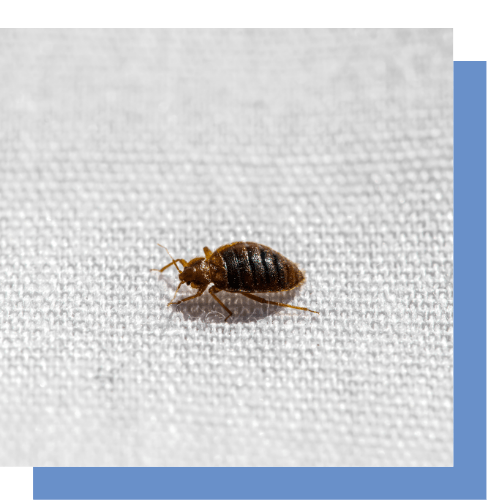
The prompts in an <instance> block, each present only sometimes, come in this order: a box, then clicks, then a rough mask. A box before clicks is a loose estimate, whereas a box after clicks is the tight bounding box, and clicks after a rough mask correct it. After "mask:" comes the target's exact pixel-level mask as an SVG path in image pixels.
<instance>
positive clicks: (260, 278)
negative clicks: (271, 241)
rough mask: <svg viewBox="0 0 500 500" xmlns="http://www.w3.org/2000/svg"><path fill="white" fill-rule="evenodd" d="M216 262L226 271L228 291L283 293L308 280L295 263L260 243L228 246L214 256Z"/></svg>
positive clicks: (226, 287) (240, 243) (241, 243)
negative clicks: (305, 279)
mask: <svg viewBox="0 0 500 500" xmlns="http://www.w3.org/2000/svg"><path fill="white" fill-rule="evenodd" d="M216 254H217V255H216ZM219 256H220V257H219ZM213 258H214V260H215V259H217V260H218V261H219V262H221V263H222V264H223V266H224V268H225V271H226V273H225V274H226V276H225V277H226V280H225V281H226V283H225V286H224V289H226V290H228V291H244V292H279V291H285V290H290V289H292V288H294V287H295V286H297V285H298V284H299V283H301V282H302V281H303V280H304V275H303V274H302V272H301V271H300V269H299V268H298V267H297V266H296V265H295V264H294V263H293V262H291V261H290V260H288V259H287V258H285V257H283V256H282V255H280V254H279V253H278V252H275V251H274V250H273V249H272V248H269V247H266V246H264V245H260V244H259V243H250V242H248V243H246V242H238V243H233V244H230V245H225V246H223V247H221V248H219V249H218V250H217V251H216V252H214V256H213ZM211 260H212V258H211ZM218 286H219V287H221V286H220V285H218Z"/></svg>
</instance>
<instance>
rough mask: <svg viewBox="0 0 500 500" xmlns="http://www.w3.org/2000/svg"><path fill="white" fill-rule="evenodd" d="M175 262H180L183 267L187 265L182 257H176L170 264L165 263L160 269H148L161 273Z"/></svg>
mask: <svg viewBox="0 0 500 500" xmlns="http://www.w3.org/2000/svg"><path fill="white" fill-rule="evenodd" d="M175 262H180V263H181V264H182V265H183V266H184V267H187V262H186V261H185V260H184V259H176V260H174V261H173V262H171V263H170V264H167V265H166V266H165V267H162V268H161V269H150V271H158V272H160V273H162V272H163V271H165V269H167V267H170V266H173V265H174V263H175Z"/></svg>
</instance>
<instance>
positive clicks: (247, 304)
mask: <svg viewBox="0 0 500 500" xmlns="http://www.w3.org/2000/svg"><path fill="white" fill-rule="evenodd" d="M159 279H160V280H161V281H164V282H165V283H166V284H167V286H168V288H169V291H168V292H167V295H168V294H169V293H172V294H173V293H174V291H175V289H176V288H177V287H176V285H175V284H174V280H173V279H171V278H169V277H167V276H161V277H160V278H159ZM183 288H185V290H183V289H182V288H181V290H179V295H178V296H179V297H181V298H182V296H183V295H184V294H185V295H186V296H189V295H190V290H189V289H188V288H187V287H183ZM300 288H301V287H297V288H294V289H293V290H289V291H286V292H275V293H264V294H261V293H259V294H256V295H258V296H260V297H264V298H268V299H272V300H274V301H278V302H284V303H285V304H286V303H289V302H291V301H292V300H293V299H294V298H295V296H297V295H299V293H300ZM181 292H182V293H181ZM220 297H221V299H223V301H224V304H225V305H226V306H227V307H228V308H229V309H231V311H233V315H232V316H231V317H230V318H229V320H228V323H253V322H255V321H259V320H262V319H264V318H267V317H269V316H276V315H278V314H279V315H281V316H282V315H283V314H290V315H292V314H298V313H299V312H298V311H297V312H296V311H291V310H290V309H287V310H286V311H285V312H284V311H283V308H281V307H279V306H274V305H270V304H260V303H258V302H255V301H254V300H251V299H248V298H247V297H244V296H243V295H240V294H237V293H230V292H224V291H221V292H220ZM167 303H168V300H166V302H165V306H166V305H167ZM170 307H171V308H172V309H173V310H174V311H175V312H180V313H181V314H182V315H183V317H184V319H185V320H186V321H196V320H198V319H201V320H203V321H205V322H206V323H224V320H225V318H226V313H225V311H224V310H223V309H222V307H221V306H220V305H219V304H217V302H216V301H215V300H214V299H213V297H212V296H211V295H210V294H209V293H208V291H207V292H205V293H204V294H203V295H201V296H200V297H197V298H196V299H194V300H190V301H187V302H184V303H182V304H172V305H171V306H170Z"/></svg>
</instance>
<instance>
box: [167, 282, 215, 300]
mask: <svg viewBox="0 0 500 500" xmlns="http://www.w3.org/2000/svg"><path fill="white" fill-rule="evenodd" d="M181 285H182V283H181ZM179 286H180V285H179ZM207 286H208V285H205V286H202V287H200V288H198V291H197V292H196V293H195V294H194V295H191V296H190V297H186V298H185V299H182V300H178V301H177V302H171V303H170V304H180V303H181V302H186V300H191V299H195V298H196V297H199V296H200V295H201V294H202V293H203V292H204V291H205V290H206V289H207ZM170 304H168V305H170Z"/></svg>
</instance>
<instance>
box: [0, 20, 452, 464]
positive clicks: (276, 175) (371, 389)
mask: <svg viewBox="0 0 500 500" xmlns="http://www.w3.org/2000/svg"><path fill="white" fill-rule="evenodd" d="M0 69H1V74H2V85H0V114H1V117H2V118H1V120H0V181H1V182H0V341H1V349H0V443H1V446H0V465H2V466H14V465H15V466H17V465H25V466H28V465H29V466H32V465H36V466H101V465H102V466H452V465H453V316H452V313H453V261H452V258H453V166H452V161H453V142H452V130H453V128H452V127H453V66H452V31H451V30H392V29H387V30H226V31H225V30H206V31H204V30H188V31H183V30H171V31H170V30H151V31H147V30H137V31H136V30H116V31H114V30H102V31H100V30H67V31H66V30H41V31H38V30H13V31H9V30H1V31H0ZM239 240H243V241H255V242H258V243H262V244H264V245H268V246H270V247H272V248H274V249H275V250H277V251H278V252H280V253H282V254H283V255H285V256H286V257H287V258H289V259H291V260H292V261H294V262H296V263H297V264H298V265H299V266H300V268H301V269H303V270H304V271H305V273H306V276H307V281H306V284H305V285H304V286H302V287H301V288H300V289H299V290H298V291H294V292H289V293H288V294H276V295H274V296H273V297H269V298H271V300H276V299H278V300H284V301H287V302H290V303H291V304H294V305H300V306H304V307H308V308H311V309H314V310H317V311H319V312H320V313H321V314H320V315H319V316H317V315H313V314H310V313H306V312H302V311H296V310H291V309H285V308H281V309H279V308H276V307H273V306H264V305H261V304H258V303H256V302H252V301H250V300H248V299H246V298H244V297H242V296H237V295H231V294H227V293H220V294H219V296H220V298H221V300H223V301H224V303H225V304H226V305H227V306H228V307H229V308H230V309H231V310H232V311H233V312H234V316H233V318H231V320H230V321H229V322H228V323H224V316H225V314H224V311H223V310H222V308H221V307H220V306H219V305H218V304H217V303H216V302H215V301H214V300H213V299H212V298H211V297H210V296H209V295H208V293H206V294H205V295H203V296H202V297H201V298H199V299H196V300H193V301H190V302H187V303H185V304H182V305H181V306H177V307H170V308H167V307H166V304H167V303H168V301H169V300H170V299H171V298H172V296H173V293H174V290H175V287H176V286H177V283H178V279H177V276H176V275H177V272H176V271H175V269H173V268H169V269H168V270H167V271H166V272H165V273H164V275H162V276H161V277H159V276H158V274H157V273H150V272H149V268H155V267H161V266H164V265H165V264H167V263H168V262H169V261H170V258H169V257H168V255H167V254H166V253H165V251H164V250H163V249H161V248H159V247H157V246H156V243H161V244H163V245H166V246H167V247H168V248H169V250H170V252H171V253H172V255H173V256H174V257H175V258H185V259H187V260H189V259H191V258H193V257H195V256H202V255H203V250H202V249H203V247H204V246H208V247H209V248H210V249H212V250H215V249H216V248H217V247H219V246H221V245H223V244H226V243H230V242H233V241H239ZM191 293H192V290H191V291H189V290H188V289H187V288H185V287H184V288H182V289H181V290H180V293H179V295H178V296H179V297H180V298H183V297H186V296H188V295H190V294H191Z"/></svg>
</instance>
